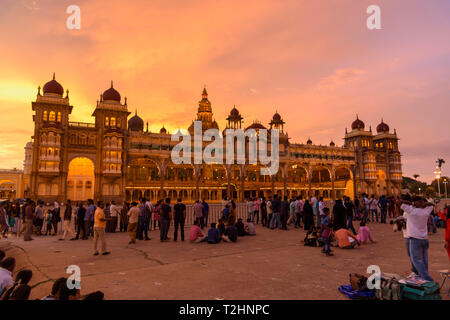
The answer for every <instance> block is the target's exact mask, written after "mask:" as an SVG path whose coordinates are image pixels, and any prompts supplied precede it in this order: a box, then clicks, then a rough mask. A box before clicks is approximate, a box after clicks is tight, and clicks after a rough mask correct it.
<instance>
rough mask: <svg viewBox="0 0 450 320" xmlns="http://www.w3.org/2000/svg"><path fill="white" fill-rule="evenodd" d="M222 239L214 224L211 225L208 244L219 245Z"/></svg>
mask: <svg viewBox="0 0 450 320" xmlns="http://www.w3.org/2000/svg"><path fill="white" fill-rule="evenodd" d="M221 239H222V236H221V234H220V231H219V229H217V228H216V224H215V223H214V222H213V223H211V228H210V229H209V230H208V236H207V241H208V243H212V244H214V243H219V242H220V240H221Z"/></svg>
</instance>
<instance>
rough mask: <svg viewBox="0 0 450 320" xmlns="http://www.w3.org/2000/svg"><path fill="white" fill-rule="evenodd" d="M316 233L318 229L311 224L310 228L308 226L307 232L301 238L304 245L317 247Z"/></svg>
mask: <svg viewBox="0 0 450 320" xmlns="http://www.w3.org/2000/svg"><path fill="white" fill-rule="evenodd" d="M317 233H318V230H317V228H316V227H315V226H311V228H309V230H308V232H307V233H306V236H305V239H304V240H303V242H304V244H305V246H309V247H317V240H318V237H317Z"/></svg>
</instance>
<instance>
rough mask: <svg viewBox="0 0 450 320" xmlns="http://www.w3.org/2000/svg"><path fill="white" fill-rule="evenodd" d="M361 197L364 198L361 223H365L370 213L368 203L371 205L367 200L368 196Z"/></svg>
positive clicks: (365, 194)
mask: <svg viewBox="0 0 450 320" xmlns="http://www.w3.org/2000/svg"><path fill="white" fill-rule="evenodd" d="M363 197H364V200H363V201H362V205H363V206H364V207H363V218H362V221H363V222H364V223H366V222H367V217H368V216H369V212H370V203H371V201H370V200H369V196H368V194H367V193H363Z"/></svg>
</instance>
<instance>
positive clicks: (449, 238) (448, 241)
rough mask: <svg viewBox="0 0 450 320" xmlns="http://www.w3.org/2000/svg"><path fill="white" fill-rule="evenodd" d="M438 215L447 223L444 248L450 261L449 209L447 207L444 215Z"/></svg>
mask: <svg viewBox="0 0 450 320" xmlns="http://www.w3.org/2000/svg"><path fill="white" fill-rule="evenodd" d="M437 215H438V216H439V218H441V219H442V220H444V221H445V236H444V248H445V249H446V250H447V255H448V259H449V260H450V219H449V218H450V212H449V210H448V207H447V206H446V207H445V209H444V213H442V212H440V211H439V212H438V213H437Z"/></svg>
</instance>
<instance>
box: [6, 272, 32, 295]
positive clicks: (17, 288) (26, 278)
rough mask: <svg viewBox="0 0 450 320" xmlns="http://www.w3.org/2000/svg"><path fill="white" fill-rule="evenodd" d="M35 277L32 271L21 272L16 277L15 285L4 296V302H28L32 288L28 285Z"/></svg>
mask: <svg viewBox="0 0 450 320" xmlns="http://www.w3.org/2000/svg"><path fill="white" fill-rule="evenodd" d="M32 276H33V272H32V271H31V270H21V271H19V273H18V274H17V276H16V281H15V282H14V284H13V285H12V286H11V287H10V288H9V289H8V290H7V291H6V292H5V293H4V294H3V296H2V300H28V297H29V296H30V292H31V287H30V286H29V285H28V283H29V282H30V280H31V277H32Z"/></svg>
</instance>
